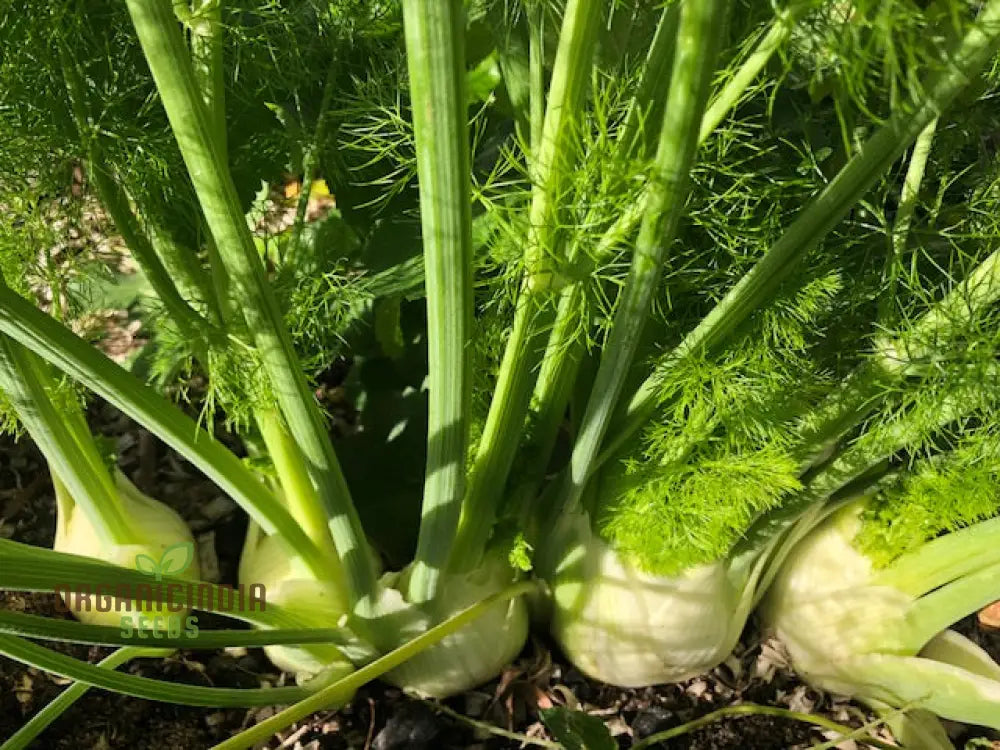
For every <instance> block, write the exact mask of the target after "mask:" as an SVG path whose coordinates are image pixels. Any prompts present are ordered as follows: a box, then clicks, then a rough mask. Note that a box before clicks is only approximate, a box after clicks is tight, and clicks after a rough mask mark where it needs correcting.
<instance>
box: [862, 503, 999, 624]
mask: <svg viewBox="0 0 1000 750" xmlns="http://www.w3.org/2000/svg"><path fill="white" fill-rule="evenodd" d="M998 536H1000V518H992V519H990V520H988V521H980V522H979V523H976V524H973V525H972V526H968V527H966V528H964V529H959V530H958V531H953V532H950V533H948V534H945V535H944V536H939V537H937V538H936V539H933V540H931V541H929V542H927V543H926V544H922V545H921V546H920V547H918V548H917V549H916V550H914V551H912V552H907V553H905V554H903V555H900V556H899V557H898V558H896V559H895V560H893V562H892V563H891V564H890V565H889V566H888V567H886V568H884V569H883V570H881V571H879V572H878V573H876V574H875V578H874V581H873V582H874V583H876V584H884V585H887V586H892V587H893V588H896V589H899V590H900V591H904V592H906V593H907V594H909V595H910V596H914V597H917V596H923V595H924V594H926V593H927V592H929V591H933V590H934V589H936V588H938V587H940V586H944V585H945V584H946V583H950V582H951V581H954V580H955V579H957V578H961V577H962V576H965V575H968V574H969V573H974V572H976V571H977V570H981V569H982V568H984V567H986V566H988V565H996V564H998V563H1000V544H997V538H998ZM992 596H993V599H995V598H996V590H995V589H993V592H992ZM991 601H992V599H991ZM949 624H950V623H949Z"/></svg>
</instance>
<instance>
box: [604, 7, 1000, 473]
mask: <svg viewBox="0 0 1000 750" xmlns="http://www.w3.org/2000/svg"><path fill="white" fill-rule="evenodd" d="M998 43H1000V0H991V2H989V3H988V4H987V5H986V6H985V7H984V8H983V10H982V12H981V13H980V15H979V18H978V19H977V21H976V23H975V24H974V25H973V27H972V28H971V29H970V30H969V32H968V33H967V34H966V35H965V37H964V38H963V39H962V41H961V43H960V44H959V45H958V46H957V48H956V49H955V50H954V52H953V53H952V55H951V57H950V61H949V65H948V67H947V68H946V69H945V70H944V71H942V72H941V73H939V74H938V75H937V76H936V77H934V78H933V79H932V80H931V81H930V82H929V83H928V85H927V87H926V88H925V91H926V94H925V96H924V98H923V99H921V100H920V101H918V102H912V103H910V104H909V105H907V106H903V107H900V108H899V109H898V110H897V111H895V112H894V113H893V114H892V116H891V117H890V118H889V120H888V122H886V123H885V124H884V125H883V126H882V127H880V128H879V129H878V131H877V132H876V133H875V135H873V136H872V137H871V138H869V139H868V141H867V142H866V143H865V144H864V145H863V146H862V147H861V149H860V150H859V151H858V153H857V154H856V155H855V156H854V157H853V158H852V159H851V160H850V161H849V162H848V163H847V165H846V166H844V168H843V169H842V170H841V171H840V173H839V174H838V175H837V176H836V177H835V178H834V179H833V181H832V182H830V184H829V185H827V187H826V188H824V189H823V191H822V192H821V193H820V194H819V195H818V196H817V197H816V198H815V199H813V200H812V201H811V202H810V203H809V205H808V206H807V207H806V208H805V209H803V210H802V211H801V212H800V213H799V216H798V218H797V219H796V220H795V221H794V222H793V223H792V225H791V226H790V227H789V228H788V229H787V230H786V231H785V233H784V234H783V235H782V237H781V238H780V239H779V240H778V241H777V242H776V243H775V244H774V245H773V246H772V247H771V248H770V249H769V250H768V251H767V252H766V253H765V254H764V257H762V258H761V259H760V260H759V261H758V262H757V264H756V265H755V266H754V267H753V268H752V269H750V271H749V272H747V274H746V275H744V276H743V278H742V279H740V281H739V282H737V283H736V285H735V286H734V287H733V288H732V289H731V290H730V291H729V293H728V294H727V295H726V296H725V297H724V298H723V299H722V300H721V301H720V302H719V304H717V305H716V306H715V308H713V309H712V311H711V312H710V313H709V314H708V315H706V316H705V318H703V319H702V321H701V322H700V323H699V324H698V326H697V327H695V328H694V330H692V331H691V332H690V333H689V334H688V335H687V336H685V337H684V339H683V341H682V342H681V343H680V344H679V345H678V346H677V348H676V349H675V350H674V351H673V352H672V354H671V356H670V357H669V358H668V359H667V360H666V362H665V363H664V365H663V367H661V368H660V369H659V370H658V371H657V372H656V373H654V374H653V375H651V376H650V377H649V378H647V380H646V381H645V382H644V383H643V384H642V385H641V386H640V388H639V389H638V391H637V392H636V394H635V395H634V396H633V398H632V400H631V402H630V403H629V404H628V407H627V408H626V409H625V412H624V415H623V418H622V420H621V423H620V427H619V428H618V429H617V430H616V431H615V439H614V441H613V442H612V444H611V445H610V446H609V447H608V448H607V450H606V451H605V455H609V454H612V453H613V452H614V450H615V446H616V445H619V444H621V443H623V442H624V440H626V439H627V438H628V437H629V436H630V435H633V434H635V432H636V431H637V430H639V429H641V427H642V426H643V425H644V424H645V423H646V421H647V420H648V419H649V418H650V416H652V414H653V412H654V411H655V409H656V404H657V393H658V392H659V385H660V383H661V382H662V381H663V379H664V376H665V375H666V373H667V372H669V371H670V370H672V369H673V368H674V367H675V366H676V365H677V364H678V363H679V362H681V361H682V360H683V359H684V358H685V357H686V356H688V355H689V354H695V353H699V354H711V353H712V352H713V351H717V350H718V348H719V346H721V345H722V344H723V343H724V342H725V341H726V340H727V339H728V337H729V336H730V335H731V334H732V332H733V331H734V330H735V329H736V328H737V327H738V326H739V325H740V324H741V323H742V322H743V321H744V320H746V319H747V317H748V316H749V315H750V314H751V313H753V312H754V311H755V310H756V309H757V308H758V307H760V305H762V304H763V303H765V302H766V301H767V300H769V299H771V297H772V296H773V293H774V290H775V289H776V288H777V287H778V286H779V285H780V284H781V282H782V281H784V280H785V279H786V278H788V277H789V276H790V275H791V274H792V272H793V271H794V270H795V269H796V268H797V267H798V263H799V262H800V261H801V260H802V258H803V257H805V255H806V253H807V252H808V251H809V250H810V249H811V248H813V247H815V245H816V244H817V243H818V242H819V241H820V240H822V239H823V237H825V236H826V235H827V234H828V233H829V232H830V231H831V230H832V229H833V228H834V227H835V226H836V225H837V224H838V223H840V221H841V219H843V217H844V216H845V215H846V214H847V212H848V211H849V210H850V209H851V207H852V206H853V205H854V204H855V203H857V202H858V201H859V200H860V199H861V198H862V196H864V194H865V193H867V192H868V190H869V189H870V188H871V187H872V185H874V184H875V182H876V181H877V180H878V179H879V177H880V176H881V175H882V174H883V173H884V172H885V170H886V169H888V168H889V166H890V165H891V164H892V163H893V162H894V161H896V159H898V158H899V156H900V155H901V154H902V153H903V151H905V150H906V149H907V148H909V146H910V145H911V144H912V143H913V142H914V141H915V140H916V138H917V136H919V135H920V133H921V131H922V130H923V129H924V128H925V127H927V125H928V124H929V123H930V122H931V121H932V120H933V119H934V118H936V117H937V116H938V114H939V113H940V112H941V111H942V110H944V109H946V108H947V107H948V106H949V105H950V104H951V103H952V102H953V101H954V100H955V98H956V97H957V96H958V95H959V94H960V93H961V92H962V91H963V90H964V89H965V88H966V87H967V86H968V84H969V82H970V80H971V79H972V78H974V77H975V76H976V75H977V74H978V73H979V71H980V70H982V68H983V66H984V65H986V63H987V62H988V61H989V60H990V59H991V58H992V56H993V54H994V52H995V51H996V48H997V46H998Z"/></svg>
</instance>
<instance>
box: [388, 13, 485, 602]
mask: <svg viewBox="0 0 1000 750" xmlns="http://www.w3.org/2000/svg"><path fill="white" fill-rule="evenodd" d="M403 27H404V29H405V32H406V57H407V64H408V68H409V74H410V96H411V98H412V101H413V130H414V137H415V139H416V146H417V177H418V180H419V188H420V205H421V211H420V218H421V222H422V229H423V244H424V284H425V286H426V290H427V352H428V372H429V375H428V378H429V391H430V393H429V397H428V428H427V469H426V472H425V479H424V498H423V506H422V510H421V517H420V533H419V537H418V540H417V554H416V557H415V560H414V566H413V572H412V575H411V577H410V583H409V592H408V593H409V597H410V600H411V601H413V602H416V603H420V602H426V601H430V600H431V599H433V598H434V597H435V596H436V595H437V593H438V584H439V580H440V576H441V574H442V573H443V572H444V569H445V567H446V566H447V563H448V556H449V554H450V552H451V542H452V540H453V539H454V536H455V529H456V528H457V527H458V519H459V516H460V514H461V510H462V499H463V496H464V495H465V468H466V455H467V453H468V447H469V421H468V414H469V404H470V402H471V398H472V377H471V371H470V367H469V364H470V360H469V355H470V352H471V349H470V346H469V344H470V341H471V333H472V216H471V194H472V190H471V184H470V176H469V133H468V125H467V116H466V93H465V44H464V39H465V9H464V5H463V3H462V0H404V1H403Z"/></svg>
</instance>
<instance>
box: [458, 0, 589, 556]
mask: <svg viewBox="0 0 1000 750" xmlns="http://www.w3.org/2000/svg"><path fill="white" fill-rule="evenodd" d="M604 9H605V3H604V0H569V2H568V3H567V5H566V10H565V14H564V16H563V25H562V29H561V31H560V35H559V47H558V49H557V51H556V61H555V66H554V69H553V72H552V80H551V83H550V88H549V94H548V101H547V104H546V110H545V122H544V126H543V129H542V135H541V139H540V144H539V147H538V148H537V149H536V150H534V152H533V154H532V160H531V161H532V201H531V207H530V209H529V230H528V245H527V248H526V249H525V254H524V261H525V277H524V281H523V284H522V287H521V291H520V294H519V295H518V300H517V303H516V306H515V311H514V326H513V330H512V331H511V333H510V336H509V338H508V340H507V345H506V347H505V349H504V355H503V359H502V361H501V363H500V372H499V373H498V376H497V385H496V389H495V391H494V394H493V399H492V401H491V402H490V409H489V413H488V414H487V417H486V425H485V427H484V429H483V435H482V437H481V438H480V441H479V446H478V449H477V452H476V456H475V459H474V462H473V465H472V470H471V473H470V476H469V483H468V489H467V492H466V499H465V502H464V504H463V506H462V517H461V519H460V521H459V527H458V533H457V537H456V542H455V546H454V547H453V550H452V558H451V561H450V563H449V564H450V566H451V567H453V568H454V569H463V568H466V567H468V566H472V565H475V564H476V562H477V561H478V560H479V558H480V556H481V555H482V552H483V546H484V544H485V542H486V539H487V537H488V536H489V532H490V529H491V528H492V525H493V520H494V517H495V514H496V508H497V505H498V503H499V499H500V497H501V495H502V494H503V492H504V489H505V486H506V482H507V477H508V474H509V473H510V467H511V464H512V462H513V460H514V456H515V454H516V452H517V447H518V438H519V436H520V434H521V432H522V430H523V428H524V422H525V418H526V417H527V412H528V406H529V403H530V399H531V389H532V387H533V385H534V378H535V376H536V366H537V364H538V361H539V358H540V357H541V353H542V349H543V347H542V346H541V343H542V339H543V335H544V332H545V330H546V327H547V324H548V322H549V321H550V320H551V318H552V315H553V314H554V312H555V310H554V305H553V304H552V303H551V300H550V299H549V295H548V294H547V293H546V292H547V291H548V290H549V287H550V285H551V284H552V281H553V273H554V271H553V269H552V268H551V267H550V265H551V261H552V259H553V258H554V257H555V255H556V253H555V247H554V243H555V232H554V227H555V224H556V216H555V209H556V202H557V198H558V194H559V186H560V185H561V184H562V181H563V178H564V177H565V175H566V173H567V170H569V169H570V168H571V166H572V162H573V160H574V159H575V157H574V152H573V143H572V134H573V132H574V129H575V126H576V122H575V119H576V117H577V116H578V114H579V112H580V110H581V107H582V103H583V97H584V92H585V85H586V83H587V82H588V81H589V79H590V71H591V64H592V60H593V55H594V49H595V46H596V40H597V29H598V26H599V21H600V19H601V18H602V17H603V15H604V14H603V11H604Z"/></svg>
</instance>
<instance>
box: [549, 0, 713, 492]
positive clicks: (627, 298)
mask: <svg viewBox="0 0 1000 750" xmlns="http://www.w3.org/2000/svg"><path fill="white" fill-rule="evenodd" d="M725 8H726V6H725V4H724V3H723V2H721V1H720V0H698V2H687V3H685V4H684V5H683V7H682V10H681V17H680V22H679V26H678V29H677V43H676V53H675V58H674V66H673V72H672V74H671V79H670V92H669V94H668V98H667V104H666V113H665V117H664V120H663V125H662V128H661V132H660V139H659V146H658V148H657V154H656V158H655V160H654V163H653V169H652V173H651V175H650V177H649V181H648V184H647V188H646V190H647V192H648V195H649V197H648V199H647V202H646V210H645V213H644V215H643V220H642V226H641V227H640V229H639V237H638V239H637V240H636V248H635V254H634V256H633V259H632V265H631V267H630V269H629V276H628V280H627V281H626V283H625V288H624V289H623V291H622V293H621V296H620V299H619V301H618V303H617V309H616V310H615V315H614V319H613V321H612V325H611V331H610V333H609V334H608V339H607V342H606V344H605V346H604V350H603V354H602V357H601V365H600V367H599V369H598V372H597V377H596V379H595V381H594V385H593V389H592V390H591V395H590V400H589V401H588V404H587V409H586V412H585V413H584V417H583V420H582V422H581V426H580V432H579V434H578V436H577V440H576V443H575V445H574V446H573V454H572V456H571V458H570V466H569V472H568V474H567V475H566V484H565V494H564V498H563V504H562V507H563V508H564V509H572V508H575V507H576V505H577V503H578V501H579V499H580V497H581V495H582V493H583V488H584V484H585V482H586V480H587V479H588V477H589V476H590V472H591V469H592V467H593V462H594V458H595V457H596V456H597V452H598V450H599V449H600V447H601V442H602V441H603V439H604V434H605V432H606V430H607V428H608V424H609V422H610V420H611V416H612V412H613V410H614V408H615V406H616V404H617V402H618V397H619V395H620V394H621V391H622V388H623V387H624V384H625V378H626V376H627V375H628V372H629V370H630V368H631V366H632V358H633V356H634V355H635V350H636V347H637V346H638V342H639V337H640V334H641V332H642V329H643V327H644V326H645V322H646V318H647V316H648V315H649V306H650V302H651V300H652V297H653V293H654V291H655V290H656V287H657V284H658V283H659V280H660V276H661V274H662V264H663V262H664V259H665V257H666V253H667V248H669V247H670V245H671V243H672V240H673V237H674V233H675V232H676V230H677V225H678V223H679V222H680V216H681V213H682V211H683V209H684V204H685V201H686V199H687V192H688V181H689V170H690V167H691V164H692V162H693V161H694V154H695V150H696V148H697V146H698V132H697V125H698V123H700V122H701V118H702V116H703V114H704V107H705V102H706V100H707V98H708V91H709V85H710V83H711V80H712V75H713V74H714V72H715V63H716V56H717V52H718V47H719V45H720V37H721V35H722V28H723V25H724V21H725Z"/></svg>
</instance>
